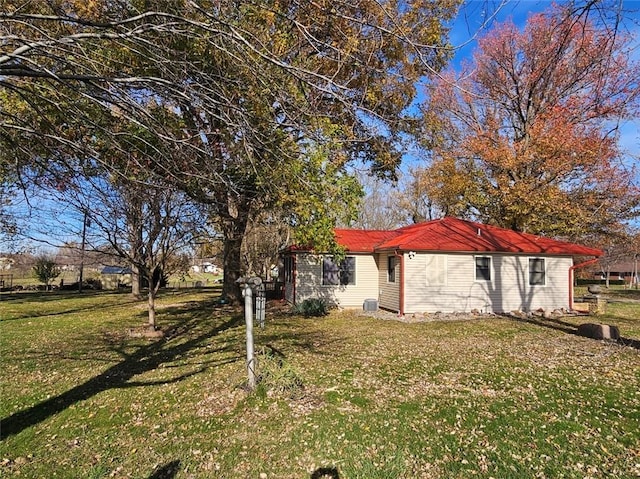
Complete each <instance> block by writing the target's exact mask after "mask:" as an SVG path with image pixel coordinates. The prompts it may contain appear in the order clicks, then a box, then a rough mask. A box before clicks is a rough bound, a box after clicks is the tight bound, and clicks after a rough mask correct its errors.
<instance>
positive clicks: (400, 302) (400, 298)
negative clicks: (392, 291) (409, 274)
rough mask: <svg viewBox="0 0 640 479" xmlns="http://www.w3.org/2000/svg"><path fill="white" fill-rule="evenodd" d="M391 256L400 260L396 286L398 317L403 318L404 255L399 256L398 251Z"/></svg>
mask: <svg viewBox="0 0 640 479" xmlns="http://www.w3.org/2000/svg"><path fill="white" fill-rule="evenodd" d="M393 255H394V256H395V257H396V258H398V259H399V260H400V275H399V276H400V282H399V284H398V288H399V291H398V316H400V317H404V255H402V254H399V253H398V250H395V251H394V252H393Z"/></svg>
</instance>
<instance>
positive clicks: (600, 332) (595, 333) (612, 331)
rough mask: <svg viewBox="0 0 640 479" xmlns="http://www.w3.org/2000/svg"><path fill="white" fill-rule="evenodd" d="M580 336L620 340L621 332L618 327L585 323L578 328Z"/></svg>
mask: <svg viewBox="0 0 640 479" xmlns="http://www.w3.org/2000/svg"><path fill="white" fill-rule="evenodd" d="M578 335H579V336H584V337H587V338H592V339H612V340H614V341H617V340H618V339H620V330H619V329H618V327H617V326H610V325H607V324H596V323H584V324H581V325H580V326H578Z"/></svg>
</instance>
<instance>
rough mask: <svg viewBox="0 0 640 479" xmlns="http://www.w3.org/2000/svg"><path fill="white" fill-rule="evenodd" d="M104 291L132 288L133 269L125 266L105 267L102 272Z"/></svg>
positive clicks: (101, 279)
mask: <svg viewBox="0 0 640 479" xmlns="http://www.w3.org/2000/svg"><path fill="white" fill-rule="evenodd" d="M100 281H101V283H102V289H118V288H122V287H130V286H131V269H130V268H126V267H124V266H105V267H104V268H102V271H100Z"/></svg>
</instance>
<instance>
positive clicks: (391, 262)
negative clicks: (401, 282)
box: [387, 256, 396, 283]
mask: <svg viewBox="0 0 640 479" xmlns="http://www.w3.org/2000/svg"><path fill="white" fill-rule="evenodd" d="M387 282H388V283H395V282H396V257H395V256H387Z"/></svg>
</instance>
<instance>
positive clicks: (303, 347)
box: [0, 290, 640, 479]
mask: <svg viewBox="0 0 640 479" xmlns="http://www.w3.org/2000/svg"><path fill="white" fill-rule="evenodd" d="M217 294H218V293H217V292H216V291H213V290H201V291H197V292H194V291H187V290H181V291H179V292H168V293H165V294H163V295H162V297H161V299H160V303H161V307H160V308H159V318H158V319H159V322H160V324H161V325H162V326H163V327H164V328H165V329H166V330H167V331H168V337H167V338H166V339H165V340H162V341H148V340H142V339H133V338H129V337H128V336H127V334H126V332H127V330H128V329H129V328H134V327H136V326H139V325H141V324H143V323H144V322H145V310H144V308H143V304H144V303H138V302H135V301H133V300H132V299H130V298H129V296H128V295H126V294H116V293H111V294H105V293H89V292H88V293H87V294H83V295H81V296H79V295H78V294H76V293H67V294H65V293H61V292H60V293H49V294H44V293H30V294H17V295H3V296H2V297H1V298H0V319H1V321H0V354H1V358H2V368H1V370H0V380H1V381H2V383H1V384H2V401H1V402H0V418H3V419H2V423H1V425H0V426H1V429H0V434H1V435H2V441H1V442H0V476H2V477H21V478H40V477H59V478H78V477H88V478H96V479H97V478H111V477H113V478H140V479H152V478H155V479H159V478H217V477H219V478H232V479H233V478H258V477H261V476H260V474H264V475H266V477H268V478H319V477H331V478H335V477H339V478H341V479H355V478H363V479H364V478H367V479H376V478H414V477H422V478H460V477H462V478H464V477H478V478H490V477H494V478H529V477H530V478H536V477H541V478H542V477H548V478H558V477H564V478H580V479H582V478H585V477H589V478H605V477H606V478H632V477H639V476H640V351H639V350H638V349H635V348H633V347H623V346H620V345H617V344H610V343H606V342H602V341H594V340H590V339H586V338H581V337H578V336H576V335H573V334H567V331H570V330H571V326H572V325H573V324H577V323H579V322H583V321H587V320H585V318H563V319H562V321H561V324H560V323H555V322H552V321H548V320H543V319H540V320H532V321H529V322H528V321H517V320H512V319H507V318H490V319H477V320H472V321H449V322H427V323H412V324H407V323H400V322H395V321H382V320H373V319H368V318H363V317H360V316H358V315H355V314H353V313H349V312H342V313H337V312H336V313H332V314H331V315H329V316H328V317H326V318H323V319H304V318H302V317H298V316H295V315H291V314H287V313H286V311H285V310H284V309H283V308H281V307H277V306H276V305H272V304H270V305H269V307H268V311H267V327H266V328H265V329H264V330H260V329H259V328H256V331H255V333H256V337H255V342H256V350H257V352H258V355H257V357H258V358H259V361H260V363H259V368H258V372H259V374H262V375H263V377H264V380H263V382H262V383H261V384H260V386H259V387H258V388H257V390H256V391H255V392H253V393H251V394H248V393H247V392H246V391H245V390H244V389H243V388H242V386H243V385H244V381H245V369H244V365H245V363H244V355H245V349H244V348H245V345H244V335H245V330H244V320H243V315H242V312H241V311H239V310H234V309H232V308H231V307H229V306H221V305H218V304H217V303H216V301H215V300H216V299H217V298H216V296H217ZM588 321H594V319H589V320H588ZM597 321H602V322H606V323H608V324H617V325H618V326H619V327H620V329H621V333H622V335H623V336H625V337H627V338H631V339H635V340H638V339H640V304H627V303H612V304H610V305H609V310H608V312H607V314H606V315H605V316H603V317H602V318H598V319H597ZM321 473H327V474H326V475H325V476H321ZM264 475H263V476H262V477H264Z"/></svg>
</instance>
